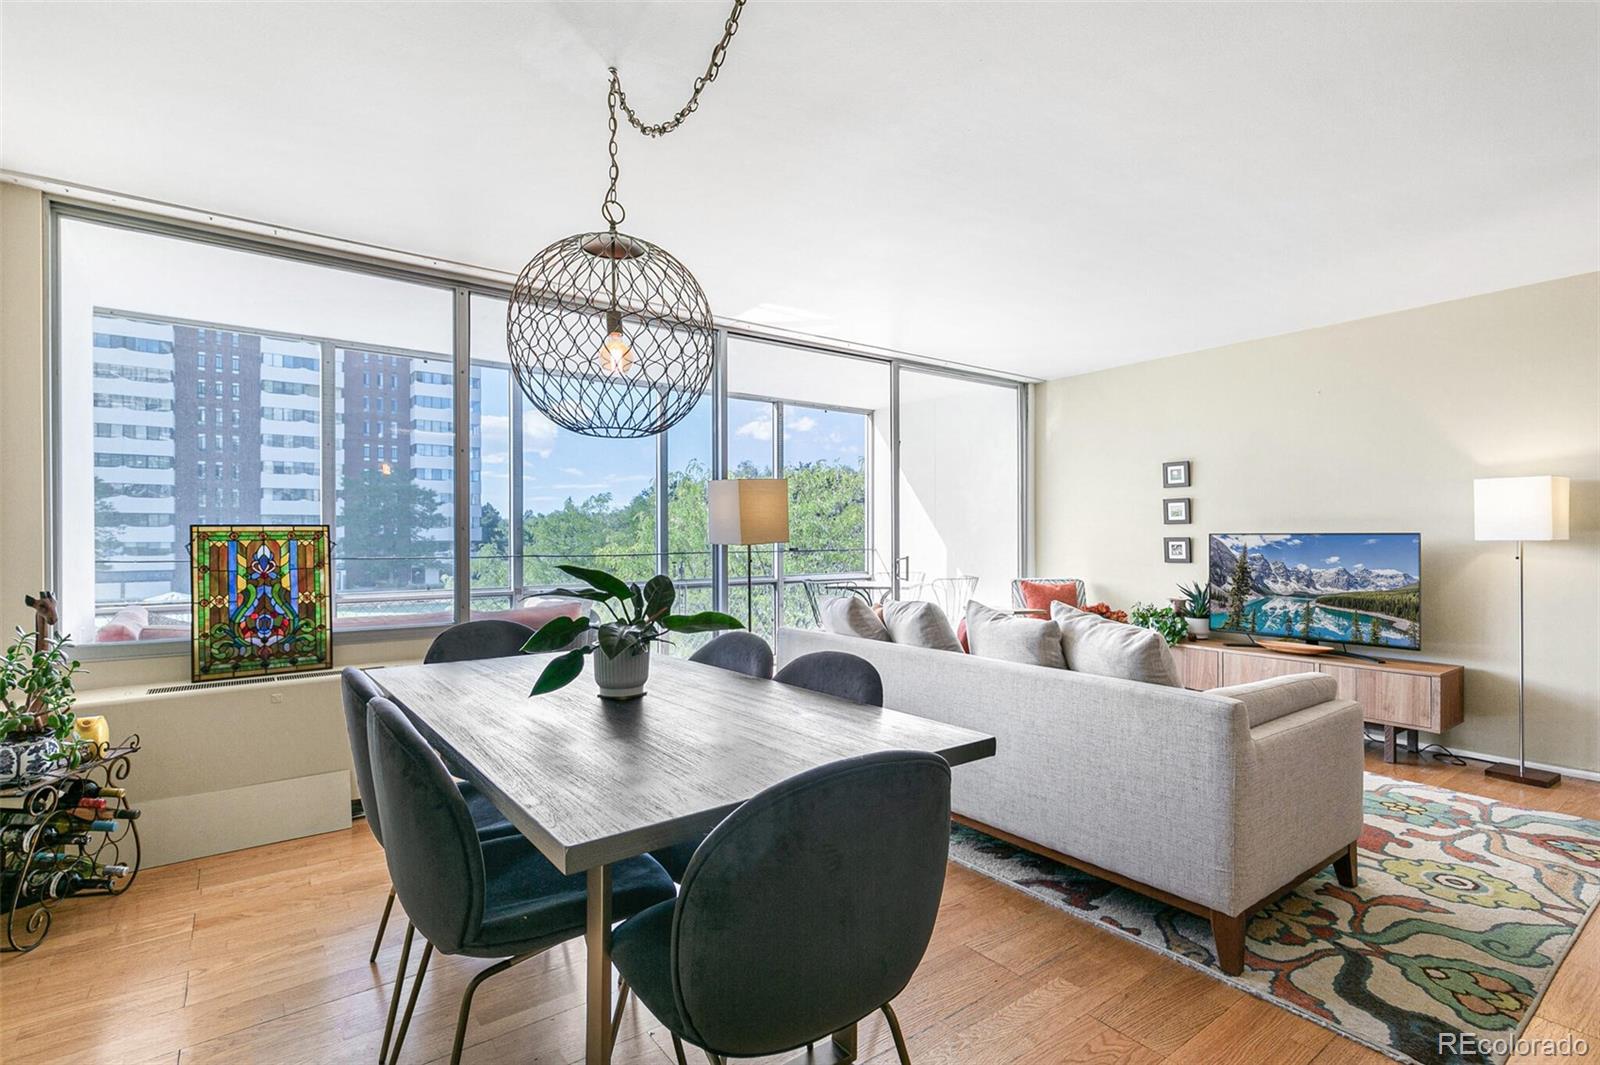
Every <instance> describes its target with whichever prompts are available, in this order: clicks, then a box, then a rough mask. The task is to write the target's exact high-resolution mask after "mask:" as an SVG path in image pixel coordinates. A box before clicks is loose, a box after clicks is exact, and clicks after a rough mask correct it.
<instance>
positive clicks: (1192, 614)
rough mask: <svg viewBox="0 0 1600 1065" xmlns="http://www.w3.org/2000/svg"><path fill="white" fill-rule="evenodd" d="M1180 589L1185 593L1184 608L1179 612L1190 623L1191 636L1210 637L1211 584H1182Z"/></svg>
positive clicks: (1196, 638)
mask: <svg viewBox="0 0 1600 1065" xmlns="http://www.w3.org/2000/svg"><path fill="white" fill-rule="evenodd" d="M1178 591H1180V592H1182V593H1183V600H1182V602H1183V609H1182V610H1181V611H1179V613H1181V614H1182V615H1183V616H1184V619H1185V620H1186V621H1188V623H1189V638H1190V639H1191V640H1204V639H1206V638H1208V637H1209V636H1210V635H1211V586H1210V585H1207V584H1194V585H1182V584H1180V585H1178Z"/></svg>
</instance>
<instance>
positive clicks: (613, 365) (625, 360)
mask: <svg viewBox="0 0 1600 1065" xmlns="http://www.w3.org/2000/svg"><path fill="white" fill-rule="evenodd" d="M598 358H599V361H600V369H602V370H604V371H605V372H606V373H611V374H617V373H627V372H628V371H629V370H631V369H633V345H632V344H629V343H628V338H627V337H626V336H624V335H623V334H622V330H620V329H613V330H612V331H611V332H609V333H607V334H606V340H605V343H604V344H601V345H600V352H599V356H598Z"/></svg>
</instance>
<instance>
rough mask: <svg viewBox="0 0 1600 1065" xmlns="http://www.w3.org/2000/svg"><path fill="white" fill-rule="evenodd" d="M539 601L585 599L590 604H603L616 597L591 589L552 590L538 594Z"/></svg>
mask: <svg viewBox="0 0 1600 1065" xmlns="http://www.w3.org/2000/svg"><path fill="white" fill-rule="evenodd" d="M539 597H540V598H541V599H587V600H589V601H590V602H592V603H604V602H605V601H606V600H608V599H615V598H616V596H614V595H611V594H610V593H609V592H597V591H595V590H594V589H593V588H552V589H551V590H550V591H548V592H540V593H539Z"/></svg>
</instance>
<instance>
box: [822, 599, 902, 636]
mask: <svg viewBox="0 0 1600 1065" xmlns="http://www.w3.org/2000/svg"><path fill="white" fill-rule="evenodd" d="M819 613H821V615H822V627H823V629H824V630H826V631H828V632H831V633H834V634H835V635H838V636H859V637H860V638H861V639H863V640H882V641H883V642H885V643H887V642H889V630H888V629H886V628H884V627H883V622H881V621H879V620H878V615H877V614H874V613H873V612H872V608H871V607H870V606H868V605H867V604H866V602H865V601H863V600H862V599H861V598H860V597H859V596H854V595H841V596H835V597H833V598H830V599H824V600H823V601H822V604H821V609H820V611H819Z"/></svg>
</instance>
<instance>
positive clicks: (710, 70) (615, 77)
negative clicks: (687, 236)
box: [600, 0, 746, 231]
mask: <svg viewBox="0 0 1600 1065" xmlns="http://www.w3.org/2000/svg"><path fill="white" fill-rule="evenodd" d="M745 2H746V0H733V10H732V11H730V12H729V13H728V18H727V21H726V22H724V23H723V24H722V39H721V40H720V41H718V42H717V46H716V47H715V48H713V49H711V61H710V62H709V63H707V64H706V72H705V73H704V74H702V75H700V76H699V77H698V78H695V79H694V91H693V92H691V93H690V94H689V102H688V103H686V104H684V105H683V107H681V108H680V109H679V110H678V113H677V114H675V115H673V116H672V117H671V118H669V119H667V120H666V121H665V122H657V123H654V124H650V123H646V122H645V121H644V120H643V119H641V118H640V117H639V114H638V112H636V111H635V110H634V109H633V107H632V105H631V104H629V103H628V95H627V93H625V92H623V91H622V76H621V75H620V74H618V73H617V68H616V67H611V68H610V72H611V88H610V91H609V92H608V93H607V95H606V106H607V108H608V109H609V110H610V112H611V121H610V125H611V143H610V151H611V187H610V188H608V189H607V190H606V198H605V200H604V201H603V202H602V203H601V205H600V214H601V215H602V216H603V217H604V218H605V220H606V221H607V222H608V223H609V224H610V226H611V228H612V230H613V231H615V230H616V228H617V226H619V225H621V224H622V221H623V219H625V218H627V216H628V212H627V211H626V210H625V209H624V208H623V206H622V202H621V201H620V200H618V199H617V176H618V173H619V171H618V169H617V110H618V108H620V109H621V110H622V113H623V114H625V115H627V116H628V124H629V125H631V126H633V128H634V129H636V130H638V131H639V132H640V133H643V134H644V135H645V136H646V137H664V136H666V135H667V134H668V133H671V132H672V131H673V130H675V129H677V128H678V127H679V126H681V125H683V123H684V121H685V120H686V119H687V118H688V117H689V116H690V115H692V114H694V113H695V112H696V111H698V110H700V94H701V93H703V92H705V89H706V86H707V85H710V84H711V83H712V82H713V81H716V80H717V75H718V74H720V73H721V72H722V61H723V59H724V58H726V56H727V54H728V45H729V44H730V43H731V42H732V41H733V35H734V34H736V33H738V32H739V15H740V14H741V13H742V12H743V11H744V5H745Z"/></svg>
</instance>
